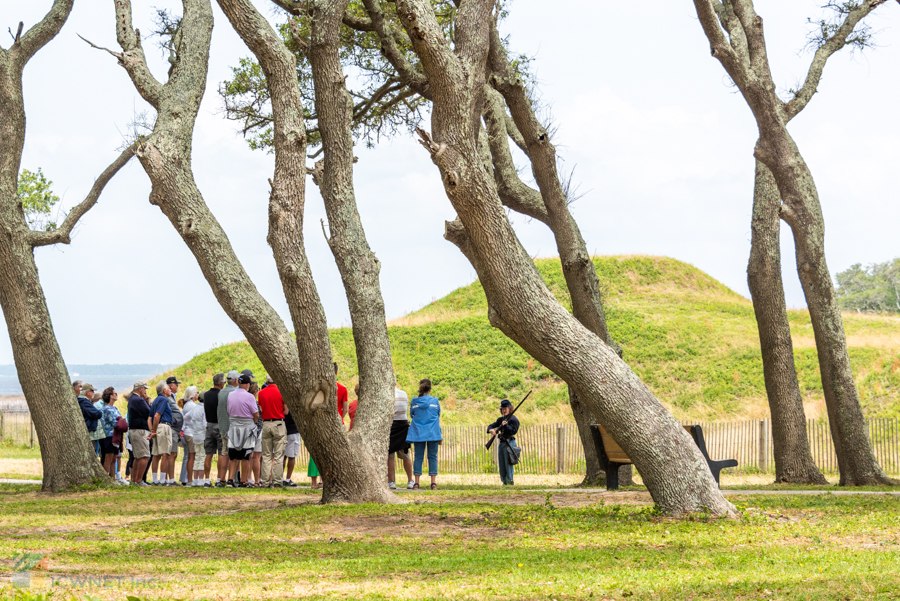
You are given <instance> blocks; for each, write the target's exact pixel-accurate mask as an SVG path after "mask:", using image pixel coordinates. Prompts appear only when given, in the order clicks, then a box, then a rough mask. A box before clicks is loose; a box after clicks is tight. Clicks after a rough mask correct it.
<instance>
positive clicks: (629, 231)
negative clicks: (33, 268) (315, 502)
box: [0, 0, 900, 364]
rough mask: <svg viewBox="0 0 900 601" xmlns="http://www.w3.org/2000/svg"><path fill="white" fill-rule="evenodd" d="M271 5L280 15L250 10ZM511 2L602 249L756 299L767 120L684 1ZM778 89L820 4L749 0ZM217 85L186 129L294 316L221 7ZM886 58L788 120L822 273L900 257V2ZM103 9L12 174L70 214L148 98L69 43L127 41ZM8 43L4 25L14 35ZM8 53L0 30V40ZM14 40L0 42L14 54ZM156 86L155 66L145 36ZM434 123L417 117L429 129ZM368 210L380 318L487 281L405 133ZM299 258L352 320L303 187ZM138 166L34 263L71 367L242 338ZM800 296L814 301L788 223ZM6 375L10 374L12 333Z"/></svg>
mask: <svg viewBox="0 0 900 601" xmlns="http://www.w3.org/2000/svg"><path fill="white" fill-rule="evenodd" d="M50 4H51V2H50V0H30V1H25V0H6V1H5V2H3V3H2V5H0V27H2V28H7V27H10V28H12V30H13V31H15V28H16V26H17V24H18V22H19V21H20V20H21V21H24V22H25V26H26V28H27V27H30V26H31V25H33V24H34V23H35V22H37V21H38V20H39V19H40V18H41V16H42V12H43V11H46V10H47V8H49V6H50ZM133 4H134V10H135V18H134V21H135V26H136V27H138V28H141V29H143V30H144V31H149V30H150V27H151V14H152V10H153V7H169V8H173V9H176V10H179V9H180V3H179V2H172V1H169V0H154V1H153V2H149V1H146V0H134V2H133ZM256 4H257V6H259V7H260V8H261V9H262V10H265V11H266V12H270V11H269V9H268V3H266V2H263V1H262V0H258V1H257V2H256ZM550 6H551V5H550V4H548V3H547V2H544V1H539V0H514V1H513V2H512V4H511V5H510V15H509V18H508V19H507V20H506V21H505V22H504V23H503V25H502V29H503V33H504V34H509V35H510V44H511V48H512V49H513V50H514V51H515V52H517V53H522V54H527V55H529V56H531V57H533V59H534V60H533V63H532V68H533V70H534V72H535V73H536V75H537V78H538V82H539V96H540V98H541V102H542V105H543V106H544V107H546V116H547V117H548V118H550V119H552V122H553V123H554V124H555V125H556V127H557V133H556V134H555V138H554V140H553V141H554V143H555V144H556V147H557V149H558V152H559V154H560V157H561V159H562V161H563V165H564V169H566V170H567V171H570V170H574V181H575V182H576V183H577V184H578V185H579V192H580V193H581V194H582V195H583V196H582V197H581V198H580V199H579V200H578V201H577V202H576V203H575V204H574V205H572V210H573V213H574V215H575V218H576V219H577V221H578V223H579V226H580V228H581V231H582V233H583V235H584V237H585V239H586V240H587V244H588V249H589V251H590V252H591V253H592V254H599V255H613V254H646V255H665V256H669V257H674V258H676V259H679V260H681V261H685V262H687V263H690V264H692V265H694V266H696V267H698V268H699V269H702V270H704V271H705V272H707V273H709V274H710V275H711V276H712V277H714V278H716V279H717V280H719V281H721V282H723V283H724V284H726V285H727V286H729V287H730V288H732V289H733V290H735V291H736V292H738V293H740V294H743V295H745V296H749V293H748V290H747V284H746V265H747V258H748V256H749V251H750V216H751V208H752V192H753V167H754V163H753V156H752V151H753V145H754V143H755V140H756V137H757V131H756V126H755V123H754V121H753V119H752V115H751V113H750V110H749V109H748V107H747V105H746V104H745V103H744V101H743V99H742V98H741V96H740V95H739V94H738V93H737V92H736V90H735V89H734V88H733V87H731V86H730V85H729V81H728V78H727V77H726V75H725V73H724V71H723V69H722V67H721V65H720V64H719V63H718V62H717V61H716V60H715V59H713V58H712V57H711V56H710V53H709V44H708V42H707V40H706V38H705V36H704V35H703V32H702V29H701V28H700V25H699V23H698V21H697V17H696V13H695V12H694V8H693V3H691V2H689V1H687V0H680V1H678V2H671V1H667V2H663V1H661V0H652V1H651V2H640V3H638V2H597V1H596V0H595V1H581V0H565V1H561V2H555V3H552V9H551V8H549V7H550ZM756 8H757V12H758V13H759V14H760V15H761V16H762V17H763V19H764V23H765V25H764V26H765V32H766V39H767V44H768V53H769V57H770V61H771V64H772V69H773V72H774V75H775V79H776V83H777V84H778V85H779V87H780V88H781V89H785V90H786V89H788V88H790V87H791V86H793V85H795V84H796V83H797V82H798V81H802V80H803V78H804V77H805V74H806V70H807V68H808V65H809V62H810V60H811V58H812V55H811V54H810V53H809V52H803V51H802V49H803V47H804V44H805V40H806V35H807V33H808V32H809V30H810V26H809V25H808V23H807V18H809V17H814V18H815V17H817V16H819V15H821V11H820V10H819V9H818V3H817V2H814V1H812V0H791V1H790V2H785V1H784V0H757V2H756ZM214 13H215V22H216V25H215V30H214V33H213V42H212V50H211V58H210V65H209V75H208V81H207V91H206V95H205V97H204V100H203V105H202V107H201V110H200V115H199V117H198V120H197V127H196V130H195V136H194V153H193V169H194V173H195V176H196V179H197V183H198V185H199V188H200V190H201V191H202V193H203V195H204V198H205V200H206V202H207V204H208V205H209V206H210V208H211V210H212V211H213V213H214V214H215V215H216V217H217V218H218V219H219V221H220V222H221V223H222V225H223V227H224V228H225V230H226V232H227V233H228V236H229V239H230V241H231V243H232V245H233V246H234V248H235V251H236V252H237V254H238V256H239V258H240V260H241V261H242V263H243V264H244V267H245V268H246V270H247V272H248V273H249V274H250V275H251V277H252V279H253V281H254V283H255V285H256V286H257V288H258V289H259V290H260V292H261V293H262V294H263V295H264V296H265V297H266V298H267V299H268V301H269V302H270V303H271V304H272V305H273V306H274V307H275V308H276V310H277V311H278V312H279V314H281V315H282V316H283V317H284V318H285V320H286V322H289V314H288V310H287V305H286V303H285V300H284V294H283V292H282V290H281V286H280V282H279V280H278V275H277V272H276V269H275V264H274V260H273V258H272V253H271V249H270V248H269V247H268V245H267V244H266V240H265V237H266V231H267V201H268V183H267V178H268V177H271V174H272V171H273V165H274V159H273V157H272V156H271V155H267V154H265V153H263V152H260V151H251V150H250V149H249V148H248V146H247V144H246V141H245V140H244V139H243V138H242V137H241V135H240V134H239V133H238V132H237V131H236V127H235V124H234V123H233V122H229V121H226V120H225V119H224V118H223V116H222V100H221V98H220V97H219V95H218V93H217V88H218V86H219V84H220V83H221V82H222V81H224V80H226V79H228V78H229V76H230V73H231V72H230V67H231V66H233V65H236V64H237V62H238V59H239V58H241V57H245V56H249V55H250V52H249V51H248V50H247V48H246V47H245V46H244V45H243V43H242V42H241V40H240V38H238V36H237V35H236V34H235V33H234V31H233V30H232V29H231V27H230V25H229V23H228V21H227V19H226V18H225V16H224V15H223V14H222V13H221V11H220V10H219V8H218V6H215V3H214ZM870 22H871V23H872V25H873V27H874V29H875V31H876V38H875V41H876V43H877V44H878V47H877V48H873V49H870V50H867V51H866V52H865V53H862V54H860V53H855V54H851V53H850V52H847V51H845V52H843V53H842V54H839V55H837V56H835V57H833V58H832V59H831V61H829V64H828V66H827V68H826V70H825V75H824V78H823V80H822V83H821V85H820V86H819V93H818V94H817V95H816V96H815V98H814V99H813V100H812V102H811V103H810V104H809V106H808V107H807V108H806V110H805V111H804V112H803V113H802V114H801V115H799V116H798V117H796V118H795V119H794V120H793V121H792V122H791V125H790V131H791V134H792V135H793V136H794V138H795V140H796V142H797V144H798V146H799V148H800V151H801V153H802V154H803V156H804V158H805V160H806V161H807V163H808V164H809V166H810V168H811V170H812V173H813V176H814V177H815V180H816V185H817V188H818V191H819V195H820V198H821V202H822V207H823V211H824V215H825V223H826V252H827V257H828V265H829V269H830V271H831V272H832V274H834V273H836V272H838V271H841V270H844V269H846V268H848V267H849V266H850V265H852V264H854V263H863V264H868V263H873V262H883V261H887V260H890V259H892V258H894V257H897V256H900V244H898V236H897V226H898V224H900V202H897V200H898V193H897V184H898V173H900V169H898V168H897V165H898V164H900V144H898V134H900V116H898V112H897V111H896V99H897V98H898V97H900V79H898V78H897V73H898V66H900V40H898V35H897V32H898V26H900V5H897V4H896V3H887V4H885V5H883V6H882V7H880V8H878V9H877V10H876V11H875V13H874V15H872V16H871V17H870ZM114 26H115V20H114V13H113V6H112V3H111V2H85V1H84V0H79V1H78V2H76V5H75V8H74V10H73V12H72V15H71V16H70V18H69V21H68V22H67V23H66V25H65V27H64V28H63V30H62V32H61V33H60V34H59V36H57V38H56V39H54V40H53V41H52V42H51V43H50V44H48V45H47V46H46V47H45V48H44V49H43V50H41V51H40V52H39V53H38V54H37V55H36V56H35V57H34V58H33V59H32V60H31V61H30V62H29V64H28V65H27V67H26V71H25V78H24V93H25V106H26V114H27V118H28V123H27V132H26V142H25V150H24V156H23V160H22V167H24V168H27V169H31V170H36V169H37V168H38V167H40V168H41V169H42V170H43V172H44V174H45V175H46V176H47V177H49V178H50V179H51V180H53V182H54V184H53V188H54V190H55V191H56V193H57V194H58V195H59V196H60V197H62V205H63V207H64V208H70V207H72V206H74V205H75V204H77V203H78V202H80V201H81V200H82V199H83V198H84V196H85V194H87V192H88V191H89V190H90V187H91V185H92V184H93V181H94V179H95V178H96V176H97V175H98V174H99V173H101V172H102V171H103V170H104V169H105V168H106V166H107V165H108V164H109V163H111V162H112V161H113V160H114V159H115V157H116V156H117V155H118V151H117V148H119V147H120V146H121V144H122V141H123V134H124V133H125V132H126V131H127V130H128V124H129V122H131V121H132V120H133V118H134V115H135V114H137V113H140V112H141V111H144V110H146V109H147V108H148V105H146V103H144V101H143V100H142V99H141V98H140V96H139V95H138V94H137V92H136V91H135V89H134V87H133V86H132V84H131V81H130V80H129V79H128V77H127V75H126V73H125V71H124V70H123V69H122V68H121V67H119V66H118V65H117V64H116V60H115V59H114V58H113V57H112V56H110V55H109V54H106V53H105V52H100V51H97V50H93V49H91V48H89V47H88V46H87V45H86V44H85V43H84V42H82V41H81V40H80V39H79V38H78V37H77V35H76V34H81V35H82V36H84V37H86V38H88V39H89V40H91V41H92V42H94V43H95V44H98V45H101V46H106V47H109V48H111V49H113V50H117V49H118V47H117V45H116V41H115V30H114ZM4 35H6V34H4ZM0 40H2V38H0ZM9 43H10V39H9V38H7V39H6V40H5V41H0V45H3V46H4V47H8V46H9ZM145 50H146V52H147V55H148V58H149V60H150V62H151V68H152V69H153V70H154V72H155V73H156V74H157V77H158V78H160V79H161V78H163V77H164V75H165V72H166V69H167V66H168V65H167V63H166V62H165V57H163V55H162V54H161V53H160V52H158V51H157V50H156V49H155V48H154V47H153V45H152V44H150V43H146V42H145ZM424 125H425V126H426V127H427V123H426V124H424ZM356 154H357V155H358V157H359V162H358V163H357V164H356V167H355V186H356V197H357V202H358V205H359V211H360V214H361V216H362V220H363V225H364V226H365V228H366V235H367V237H368V240H369V243H370V245H371V247H372V248H373V250H374V251H375V253H376V255H377V256H378V257H379V259H380V260H381V263H382V271H381V286H382V292H383V295H384V299H385V305H386V310H387V317H388V319H392V318H396V317H400V316H402V315H404V314H406V313H409V312H410V311H414V310H417V309H419V308H421V307H423V306H425V305H426V304H428V303H430V302H431V301H433V300H435V299H438V298H440V297H442V296H444V295H445V294H447V293H448V292H450V291H452V290H454V289H455V288H457V287H459V286H462V285H466V284H468V283H471V282H472V281H473V280H474V279H475V272H474V270H473V269H472V267H471V266H470V265H469V264H468V262H467V261H466V260H465V258H464V257H463V256H462V255H461V254H460V253H459V251H458V250H457V249H456V247H454V246H453V245H452V244H450V243H449V242H447V241H445V240H444V238H443V230H444V221H445V220H450V219H453V217H454V211H453V209H452V207H451V206H450V202H449V201H448V200H447V198H446V196H445V195H444V191H443V188H442V186H441V182H440V177H439V175H438V173H437V170H436V167H435V166H434V165H433V164H432V163H431V160H430V158H429V156H428V154H427V152H426V151H425V150H424V149H422V148H421V146H420V145H419V144H417V143H416V142H415V140H413V139H412V137H411V136H409V135H406V134H401V135H400V136H398V137H396V138H394V139H393V140H389V141H384V142H382V143H381V144H379V145H378V147H377V148H375V149H366V148H365V147H363V146H359V147H358V148H357V150H356ZM307 190H308V191H309V193H308V198H307V203H306V217H305V219H306V222H305V223H306V233H305V235H306V251H307V254H308V256H309V259H310V262H311V264H312V269H313V275H314V277H315V280H316V285H317V287H318V290H319V294H320V296H321V298H322V302H323V306H324V308H325V313H326V315H327V318H328V322H329V325H330V326H331V327H341V326H349V325H350V317H349V310H348V307H347V300H346V296H345V294H344V291H343V287H342V284H341V280H340V276H339V274H338V271H337V268H336V267H335V263H334V259H333V257H332V255H331V253H330V250H329V249H328V246H327V244H326V242H325V240H324V238H323V236H322V233H321V226H320V224H319V222H320V219H323V218H324V217H325V210H324V206H323V204H322V200H321V197H320V196H319V195H318V191H317V189H316V187H315V186H313V185H311V182H310V185H309V186H308V188H307ZM149 192H150V185H149V181H148V179H147V176H146V174H145V173H144V172H143V170H142V169H141V167H140V164H139V163H138V162H137V161H132V162H131V163H130V164H129V165H127V166H126V167H125V168H124V169H123V170H122V171H121V172H120V173H119V174H118V175H117V176H116V178H115V179H114V180H113V181H112V182H111V183H110V184H109V185H108V186H107V187H106V189H105V191H104V193H103V196H102V197H101V199H100V202H99V203H98V205H97V206H96V207H94V209H93V210H91V211H90V212H89V213H88V214H87V215H86V216H85V217H83V218H82V220H81V222H80V224H79V226H78V227H77V229H76V232H75V235H74V236H73V240H72V243H71V244H70V245H59V246H56V247H44V248H40V249H37V250H36V260H37V263H38V268H39V270H40V276H41V282H42V285H43V288H44V293H45V295H46V297H47V302H48V305H49V309H50V315H51V318H52V320H53V327H54V330H55V332H56V336H57V339H58V340H59V344H60V347H61V349H62V352H63V357H64V359H65V360H66V362H67V363H81V364H97V363H144V362H146V363H166V364H170V363H171V364H174V363H181V362H184V361H187V360H188V359H190V358H191V357H193V356H195V355H197V354H199V353H202V352H205V351H207V350H209V349H210V348H213V347H215V346H217V345H219V344H222V343H226V342H232V341H236V340H241V339H243V336H242V335H241V332H240V330H239V329H238V328H237V327H236V326H235V325H234V324H233V323H232V322H231V321H230V320H229V318H228V317H227V316H226V314H225V313H224V311H222V309H221V308H220V307H219V305H218V303H217V302H216V300H215V298H214V296H213V294H212V292H211V291H210V289H209V286H208V284H207V283H206V281H205V280H204V278H203V276H202V274H201V272H200V269H199V267H198V266H197V264H196V262H195V261H194V259H193V257H192V255H191V254H190V252H189V251H188V250H187V248H186V246H185V245H184V243H183V242H182V240H181V238H180V237H179V236H178V235H177V233H176V232H175V230H174V229H173V228H172V226H171V224H170V223H169V222H168V220H167V219H166V218H165V217H164V216H163V214H162V213H161V212H160V211H159V209H158V208H156V207H154V206H153V205H151V204H150V203H149V202H148V195H149ZM512 220H513V223H514V225H515V228H516V231H517V232H518V235H519V236H520V238H521V240H522V242H523V244H524V246H525V248H526V249H527V250H528V252H529V253H530V254H532V255H533V256H535V257H547V256H554V255H556V254H557V253H556V250H555V245H554V242H553V237H552V235H551V234H550V232H549V230H547V228H546V227H544V226H543V225H542V224H540V223H537V222H532V221H530V220H528V219H526V218H523V217H521V216H515V215H514V216H513V217H512ZM782 249H783V250H782V252H783V259H784V273H785V287H786V295H787V302H788V305H789V306H791V307H804V306H805V301H804V298H803V293H802V290H801V288H800V284H799V281H798V279H797V275H796V267H795V265H794V262H793V244H792V241H791V238H790V235H789V231H788V230H787V228H786V226H784V225H783V226H782ZM0 328H3V332H2V333H0V364H7V363H12V361H13V357H12V350H11V347H10V345H9V338H8V333H7V331H6V329H5V328H6V324H5V322H4V323H3V325H0Z"/></svg>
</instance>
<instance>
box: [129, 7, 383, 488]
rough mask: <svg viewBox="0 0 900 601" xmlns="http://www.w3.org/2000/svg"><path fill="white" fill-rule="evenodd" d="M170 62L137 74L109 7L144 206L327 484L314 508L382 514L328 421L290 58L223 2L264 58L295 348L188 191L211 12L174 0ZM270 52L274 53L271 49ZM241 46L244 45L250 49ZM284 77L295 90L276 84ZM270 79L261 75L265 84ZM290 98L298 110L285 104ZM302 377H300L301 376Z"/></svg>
mask: <svg viewBox="0 0 900 601" xmlns="http://www.w3.org/2000/svg"><path fill="white" fill-rule="evenodd" d="M183 4H184V16H183V19H182V21H181V28H182V32H181V40H182V43H181V44H179V45H178V47H177V48H176V50H177V60H176V62H175V64H174V67H173V70H172V72H171V75H170V77H169V80H168V82H167V83H166V84H165V85H162V84H160V83H159V82H157V81H155V80H154V79H152V75H149V70H147V68H146V61H145V59H144V56H143V50H142V48H141V46H140V39H139V37H138V36H137V35H136V32H135V30H134V29H133V28H132V25H131V7H130V3H129V2H127V1H124V0H120V1H119V2H117V3H116V17H117V23H118V27H117V36H118V40H119V44H120V46H121V47H122V49H123V51H124V52H123V53H122V58H121V62H122V63H123V66H124V67H125V68H126V70H127V71H128V73H129V75H130V76H131V79H132V81H133V83H134V84H135V86H136V88H137V89H138V91H139V92H140V93H141V95H142V96H143V97H144V98H145V99H147V100H148V101H149V102H150V103H151V104H152V105H153V106H154V108H156V109H157V112H158V118H157V121H156V124H155V127H154V130H153V133H152V134H151V135H149V136H147V137H146V138H144V139H143V140H142V141H141V145H140V148H139V151H138V156H139V158H140V161H141V164H142V166H143V167H144V170H145V171H146V172H147V175H148V176H149V178H150V180H151V182H152V184H153V191H152V192H151V197H150V201H151V203H153V204H156V205H157V206H159V207H160V209H161V210H162V211H163V213H164V214H165V215H166V217H168V219H169V221H170V222H171V223H172V225H173V226H174V227H175V228H176V230H177V231H178V232H179V234H180V235H181V237H182V239H183V240H184V242H185V244H186V245H187V246H188V248H189V249H190V250H191V252H192V253H193V255H194V257H195V259H196V260H197V263H198V265H199V266H200V269H201V271H202V272H203V275H204V277H205V278H206V280H207V282H208V283H209V284H210V287H211V289H212V291H213V293H214V294H215V296H216V298H217V300H218V301H219V304H220V305H221V306H222V308H223V309H224V310H225V312H226V313H227V314H228V316H229V317H230V318H231V319H232V320H233V321H234V322H235V324H237V325H238V327H239V328H240V329H241V331H242V333H243V334H244V335H245V336H246V337H247V341H248V342H249V343H250V345H251V347H252V348H253V349H254V351H255V352H256V353H257V355H258V356H259V358H260V360H261V361H262V363H263V366H264V367H265V368H266V370H267V371H268V372H269V373H270V374H272V375H273V377H274V379H275V381H276V382H277V383H278V384H279V389H280V390H281V391H282V394H283V396H284V397H285V402H286V403H287V405H288V407H289V408H290V409H291V411H292V412H293V413H294V414H295V415H296V416H297V419H296V420H295V421H296V423H297V428H298V430H300V434H301V436H302V437H303V440H304V443H305V444H306V446H307V448H308V449H309V451H310V454H311V455H312V457H313V458H314V459H315V461H316V464H317V466H318V467H319V470H320V472H321V473H322V476H323V480H324V482H325V490H324V491H323V497H322V499H323V502H326V503H327V502H367V501H368V502H383V501H386V500H391V498H392V497H393V495H390V494H389V493H387V494H386V493H385V492H383V491H382V488H384V489H385V490H386V487H384V486H378V484H377V483H375V482H373V476H372V468H371V465H370V463H371V462H370V461H369V460H368V459H367V458H365V457H361V456H360V455H361V454H360V453H357V452H355V451H354V449H352V448H351V446H350V445H349V444H348V435H347V432H346V430H345V429H344V427H343V425H342V424H341V421H340V418H339V416H338V415H337V411H336V407H337V389H336V384H335V374H334V370H333V368H332V356H331V346H330V340H329V337H328V328H327V325H326V322H325V315H324V312H323V310H322V305H321V303H320V301H319V297H318V293H317V291H316V288H315V284H314V282H313V279H312V272H311V270H310V267H309V262H308V260H307V258H306V254H305V251H304V248H303V206H304V201H305V179H304V178H305V155H306V132H305V128H304V126H303V114H302V112H299V113H296V112H291V110H292V109H293V108H295V107H297V106H300V105H299V91H298V89H297V84H296V75H295V63H294V58H293V56H292V55H291V54H290V53H289V52H287V51H286V49H284V48H283V44H282V43H281V40H280V39H279V38H278V37H277V35H276V34H275V33H274V32H273V31H272V29H271V27H270V26H269V25H268V23H267V22H265V20H264V19H262V17H261V16H260V15H259V13H257V12H256V10H255V9H253V7H252V5H248V4H247V3H246V2H240V1H239V0H235V1H234V2H232V3H227V2H225V1H223V2H221V4H222V7H223V9H224V10H225V11H226V14H227V13H228V9H229V8H233V9H234V10H235V11H237V12H235V13H234V14H233V15H231V17H234V19H233V24H234V25H235V28H236V29H237V30H238V32H239V33H244V34H246V33H247V32H248V30H252V36H251V39H252V42H253V43H254V44H256V46H255V47H254V50H257V51H259V52H260V53H266V52H268V53H269V54H265V56H266V57H267V58H268V59H271V60H267V61H266V63H264V69H266V68H273V69H278V70H280V71H281V72H282V76H281V77H267V82H268V85H269V86H270V91H271V96H272V99H273V109H274V111H275V115H276V124H275V131H274V136H275V143H276V157H275V175H274V179H273V180H272V181H271V182H270V185H271V187H272V190H271V194H270V198H269V235H268V240H269V244H270V245H271V246H272V249H273V254H274V256H275V262H276V266H277V267H278V272H279V275H280V277H281V281H282V286H283V288H284V292H285V297H286V299H287V302H288V306H289V309H290V312H291V317H292V320H293V323H294V327H295V333H296V342H294V340H293V339H292V337H291V336H290V333H289V332H288V330H287V328H286V327H285V325H284V322H283V321H281V319H280V318H279V317H278V314H277V313H276V312H275V310H274V309H273V308H272V307H271V306H270V305H269V304H268V303H267V302H266V300H265V299H264V298H263V297H262V296H261V295H260V294H259V291H258V290H257V289H256V287H255V286H254V285H253V283H252V281H251V280H250V277H249V275H248V274H247V273H246V271H245V270H244V268H243V266H242V265H241V263H240V261H239V260H238V258H237V256H236V255H235V253H234V250H233V248H232V247H231V244H230V243H229V241H228V237H227V236H226V234H225V232H224V231H223V230H222V228H221V226H220V224H219V223H218V221H217V220H216V219H215V217H214V216H213V215H212V213H211V212H210V210H209V208H208V206H207V205H206V203H205V202H204V200H203V197H202V195H201V194H200V191H199V190H198V189H197V186H196V183H195V180H194V176H193V173H192V172H191V169H190V159H191V138H192V134H193V124H194V122H195V120H196V115H197V111H198V109H199V105H200V100H201V98H202V96H203V92H204V90H205V83H206V68H207V62H208V57H209V43H210V36H211V33H212V26H213V23H212V9H211V6H210V3H209V0H184V2H183ZM275 41H277V44H276V43H275ZM248 43H250V42H248ZM286 72H290V73H291V77H292V78H293V83H292V85H290V86H285V82H286V81H288V79H287V76H286V75H284V73H286ZM267 75H268V74H267ZM292 95H296V96H297V100H298V102H297V103H296V104H292V100H293V99H292ZM301 366H302V367H301Z"/></svg>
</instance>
